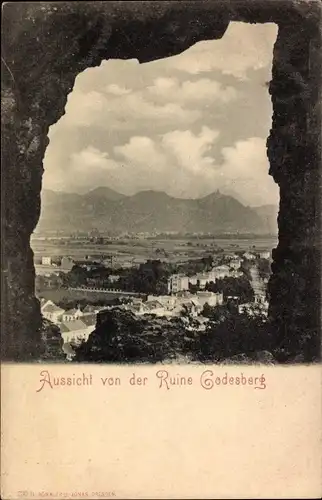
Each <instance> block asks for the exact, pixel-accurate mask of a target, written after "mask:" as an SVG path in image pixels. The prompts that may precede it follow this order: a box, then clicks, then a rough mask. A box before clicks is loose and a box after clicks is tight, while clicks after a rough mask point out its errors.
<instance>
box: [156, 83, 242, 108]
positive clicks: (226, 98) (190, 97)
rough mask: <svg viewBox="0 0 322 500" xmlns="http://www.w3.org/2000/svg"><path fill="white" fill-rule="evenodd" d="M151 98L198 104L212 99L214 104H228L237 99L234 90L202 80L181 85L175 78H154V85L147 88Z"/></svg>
mask: <svg viewBox="0 0 322 500" xmlns="http://www.w3.org/2000/svg"><path fill="white" fill-rule="evenodd" d="M147 90H148V92H149V93H150V94H151V95H152V96H156V97H161V98H164V99H167V100H168V101H176V102H187V101H188V102H192V103H198V102H200V101H206V100H210V99H213V100H215V101H216V102H222V103H228V102H230V101H232V100H234V99H236V98H237V96H238V93H237V91H236V89H234V88H233V87H231V86H226V87H225V86H224V85H222V84H221V83H219V82H217V81H215V80H210V79H209V78H203V79H200V80H195V81H191V80H186V81H183V82H182V83H180V82H179V80H178V79H176V78H164V77H160V78H156V79H155V80H154V84H153V85H151V86H149V87H148V88H147Z"/></svg>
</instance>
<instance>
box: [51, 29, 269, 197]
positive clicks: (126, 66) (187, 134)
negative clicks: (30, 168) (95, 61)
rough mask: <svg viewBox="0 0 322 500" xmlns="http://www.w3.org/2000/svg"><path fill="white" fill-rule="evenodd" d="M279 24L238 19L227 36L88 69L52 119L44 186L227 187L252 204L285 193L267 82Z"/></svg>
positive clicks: (185, 190)
mask: <svg viewBox="0 0 322 500" xmlns="http://www.w3.org/2000/svg"><path fill="white" fill-rule="evenodd" d="M276 32H277V27H276V25H275V24H272V23H271V24H262V25H260V24H257V25H250V24H246V23H230V25H229V28H228V30H227V32H226V33H225V35H224V36H223V38H222V39H221V40H211V41H205V42H199V43H197V44H195V45H194V46H192V47H190V48H189V49H188V50H186V51H185V52H183V53H182V54H180V55H178V56H174V57H172V58H168V59H161V60H158V61H154V62H151V63H147V64H139V63H138V61H137V60H131V61H130V60H128V61H123V60H109V61H104V62H102V64H101V65H100V66H99V67H96V68H89V69H87V70H85V71H84V72H83V73H81V74H80V75H79V76H78V77H77V78H76V81H75V87H74V89H73V91H72V93H71V94H70V95H69V96H68V101H67V105H66V110H65V111H66V113H65V115H64V116H63V117H62V118H61V119H60V120H59V122H57V124H56V125H54V126H53V127H51V128H50V133H49V137H50V144H49V147H48V148H47V151H46V156H45V159H44V167H45V174H44V179H43V181H44V182H43V185H44V187H46V188H48V189H58V190H59V189H62V190H65V191H70V192H72V191H82V190H85V189H87V190H90V189H92V188H94V187H96V186H99V185H106V186H110V187H112V188H114V189H117V190H119V191H121V192H125V193H127V194H132V193H134V192H136V191H138V190H142V189H156V190H164V191H166V192H168V193H169V194H172V195H173V196H181V197H200V196H203V195H206V194H209V193H210V192H212V191H214V190H216V189H220V190H221V191H222V192H225V193H228V194H233V195H234V196H238V197H239V198H240V199H242V200H243V201H244V202H245V203H246V204H255V205H260V204H262V203H263V204H264V203H274V202H275V201H277V199H278V189H277V186H276V185H275V184H274V182H273V180H272V179H271V178H270V177H269V175H268V160H267V157H266V146H265V141H266V136H267V134H268V133H269V127H270V116H271V112H272V110H271V101H270V97H269V94H268V92H267V88H266V87H265V86H264V85H263V84H264V83H265V81H266V80H267V79H269V77H270V71H271V63H272V47H273V43H274V41H275V38H276ZM257 70H262V71H257ZM236 79H238V81H237V80H236ZM227 82H228V83H227ZM257 136H258V137H257Z"/></svg>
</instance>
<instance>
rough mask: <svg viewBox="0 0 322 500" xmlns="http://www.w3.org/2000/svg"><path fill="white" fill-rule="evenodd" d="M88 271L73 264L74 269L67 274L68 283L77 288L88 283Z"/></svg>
mask: <svg viewBox="0 0 322 500" xmlns="http://www.w3.org/2000/svg"><path fill="white" fill-rule="evenodd" d="M87 278H88V275H87V271H86V269H83V268H82V267H80V266H77V265H75V266H73V268H72V270H71V271H69V273H68V275H67V279H68V285H69V286H70V287H72V288H77V287H80V286H84V285H86V284H87Z"/></svg>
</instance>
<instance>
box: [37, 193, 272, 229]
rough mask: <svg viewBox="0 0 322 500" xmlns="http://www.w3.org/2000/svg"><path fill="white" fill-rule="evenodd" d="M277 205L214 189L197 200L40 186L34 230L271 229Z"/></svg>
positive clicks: (160, 194) (153, 194)
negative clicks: (242, 200) (246, 200)
mask: <svg viewBox="0 0 322 500" xmlns="http://www.w3.org/2000/svg"><path fill="white" fill-rule="evenodd" d="M277 213H278V207H277V206H275V205H264V206H260V207H255V208H254V207H248V206H245V205H243V204H242V203H240V202H239V201H237V200H236V199H235V198H234V197H232V196H227V195H223V194H221V193H220V192H219V191H217V192H215V193H212V194H210V195H208V196H205V197H203V198H199V199H181V198H174V197H172V196H169V195H168V194H166V193H164V192H160V191H140V192H139V193H136V194H134V195H133V196H126V195H123V194H121V193H118V192H116V191H114V190H112V189H110V188H108V187H99V188H96V189H94V190H92V191H89V192H88V193H85V194H77V193H65V192H55V191H51V190H46V189H44V190H43V191H42V202H41V216H40V220H39V223H38V227H37V230H38V231H76V230H79V231H90V230H91V229H94V228H96V229H98V230H99V231H128V232H153V231H158V232H162V231H178V232H205V233H206V232H211V233H216V232H217V233H218V232H236V233H237V232H239V233H254V234H268V233H271V234H276V232H277V222H276V218H277Z"/></svg>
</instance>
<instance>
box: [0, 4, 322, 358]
mask: <svg viewBox="0 0 322 500" xmlns="http://www.w3.org/2000/svg"><path fill="white" fill-rule="evenodd" d="M143 3H144V2H143ZM197 3H198V2H197ZM197 3H196V2H192V4H194V5H195V6H196V5H197ZM210 3H211V2H210ZM95 4H96V6H97V7H99V8H102V5H105V7H104V8H105V9H106V8H107V4H109V2H107V3H106V2H103V3H102V2H95ZM116 4H117V5H118V6H119V8H121V9H122V6H121V4H123V2H116ZM138 4H142V2H134V4H133V9H134V7H135V5H138ZM29 5H31V4H29ZM64 5H65V7H63V6H62V7H59V6H58V5H57V6H56V4H55V3H50V6H48V9H51V10H50V13H51V14H50V15H51V16H53V18H55V16H59V15H60V13H63V12H64V9H66V8H67V7H70V4H69V3H68V2H67V3H65V4H64ZM160 5H162V7H163V8H165V7H166V5H167V2H161V3H160ZM174 5H177V7H178V4H177V3H176V2H175V3H174V4H173V6H174ZM203 5H204V7H205V5H208V6H209V2H208V3H207V2H206V3H205V4H203ZM29 8H30V9H31V7H29ZM77 8H78V9H81V10H82V9H83V11H84V13H85V11H86V8H87V9H88V8H89V7H88V3H86V2H85V6H84V7H80V6H78V7H77ZM173 8H174V7H173ZM10 9H11V10H14V9H13V7H12V6H11V5H10ZM10 9H9V10H10ZM46 9H47V7H46V6H44V7H40V10H39V12H42V11H43V12H44V13H45V12H47V13H48V12H49V11H48V10H46ZM84 9H85V10H84ZM126 9H130V14H131V15H132V17H133V16H135V9H134V10H131V9H132V8H131V7H129V4H128V3H127V7H126ZM20 10H21V12H22V11H23V10H24V9H23V8H22V7H20ZM170 10H171V9H170ZM174 11H176V9H174ZM18 12H19V9H18ZM106 12H108V8H107V11H106ZM48 15H49V14H48ZM39 26H40V25H39ZM170 26H172V25H170ZM174 26H175V25H174ZM216 29H217V31H216V30H215V32H216V36H214V37H212V36H209V35H207V36H205V37H204V39H203V37H202V36H200V40H198V41H197V42H195V43H193V42H192V41H188V42H187V41H185V45H187V46H188V48H186V49H185V50H180V51H178V50H174V51H173V52H174V54H173V55H168V56H167V57H160V56H159V55H157V57H155V58H153V57H151V56H149V57H148V60H147V61H145V60H143V61H142V58H141V60H139V59H138V58H135V57H106V58H104V57H101V56H100V57H99V63H97V64H94V65H93V64H91V65H90V66H92V67H86V68H85V69H84V70H83V71H79V72H78V73H77V74H75V79H74V82H73V85H70V91H69V92H67V93H66V95H65V102H66V104H65V106H64V107H62V108H61V111H60V112H59V113H58V114H59V118H58V119H57V121H55V120H53V119H52V118H50V119H49V115H47V118H48V127H47V129H48V130H47V135H46V137H42V139H41V140H40V139H39V137H38V136H37V135H34V134H33V125H32V121H30V120H32V119H31V118H30V119H29V122H28V120H26V122H25V125H24V127H28V126H29V127H31V128H30V131H29V133H30V138H28V141H29V145H28V146H25V145H23V146H21V151H22V153H21V155H22V156H23V155H25V156H26V159H27V162H28V163H29V162H30V163H31V164H32V163H33V161H34V158H35V155H37V154H38V153H39V154H40V155H41V150H42V151H43V155H42V156H39V158H38V156H37V158H38V161H39V160H40V163H41V169H40V171H39V173H38V174H37V178H36V174H33V175H32V176H31V177H30V181H29V182H30V183H33V187H32V189H35V188H36V187H37V188H38V187H40V186H41V192H38V195H37V196H38V197H39V200H38V206H37V212H38V217H36V218H35V217H33V218H32V225H31V226H30V225H29V227H31V229H32V231H31V234H30V250H29V253H28V252H27V253H26V252H25V255H24V256H21V258H22V259H23V260H26V259H27V260H28V268H29V270H28V271H27V270H26V273H28V274H29V278H30V279H31V281H30V282H29V284H28V288H29V290H28V293H29V294H30V288H33V291H32V292H31V294H30V296H29V297H26V290H23V287H22V284H19V281H17V280H13V279H11V278H10V270H9V267H10V266H9V267H8V266H7V268H5V269H4V274H5V277H4V289H6V290H7V291H8V292H9V294H8V296H9V295H10V293H11V291H12V285H10V283H9V282H10V280H11V281H14V285H13V287H14V288H15V289H16V291H15V293H14V294H13V295H14V300H13V302H14V303H15V302H16V301H17V302H18V303H19V299H18V298H17V295H18V296H22V297H23V299H24V300H25V301H26V303H25V305H24V307H23V308H22V309H24V310H27V311H28V314H29V315H30V316H32V318H33V324H32V323H29V325H30V326H29V328H30V329H31V328H33V332H32V334H31V335H27V334H26V335H27V337H28V342H29V344H30V345H28V344H25V348H21V346H20V347H19V346H18V345H13V346H12V345H11V350H12V352H13V357H14V359H15V360H17V361H28V360H44V361H62V362H99V363H101V362H102V363H142V362H145V363H157V362H161V363H169V362H173V363H180V364H182V363H188V364H189V363H227V362H228V363H269V364H275V363H298V362H299V363H301V362H304V363H307V362H315V361H318V359H319V351H320V342H319V337H320V332H319V324H318V321H319V318H318V317H317V315H318V314H319V313H318V309H319V308H318V293H319V289H318V287H319V284H318V283H317V281H318V280H317V276H316V277H315V278H313V277H312V283H310V282H308V283H306V285H304V286H303V280H304V279H307V280H308V281H309V280H310V279H311V277H310V274H306V276H305V274H302V269H301V266H302V264H303V258H304V259H306V258H309V253H305V252H306V248H300V252H301V256H300V257H298V256H297V257H294V258H293V257H292V255H293V254H294V251H295V250H296V251H297V250H299V248H298V244H296V245H295V247H294V248H292V246H289V248H287V246H286V244H287V237H285V236H283V234H282V233H280V239H279V230H281V228H282V226H283V223H282V222H280V228H279V227H278V217H279V219H280V221H281V220H282V216H283V214H282V212H281V211H280V209H281V208H282V203H281V200H280V186H282V188H283V190H285V186H284V184H283V185H282V184H281V182H277V181H278V175H279V171H277V172H275V173H274V171H273V166H274V165H273V164H274V161H275V160H274V159H273V157H274V156H276V155H279V162H282V165H283V168H285V166H284V165H285V164H287V162H289V156H290V152H289V151H291V152H292V148H293V150H294V154H297V152H296V144H294V145H293V146H292V144H289V146H288V147H287V148H288V149H287V148H284V149H285V150H282V149H281V147H280V145H279V142H278V140H275V135H274V130H273V122H272V120H273V112H274V110H273V102H272V95H273V92H274V88H275V87H276V84H275V83H274V82H273V73H272V71H273V58H274V50H275V54H276V56H275V59H276V60H277V61H279V58H280V59H281V56H279V54H280V51H279V50H278V47H277V36H278V24H277V23H274V22H268V23H262V24H250V23H247V22H237V21H231V22H229V23H228V22H226V23H225V22H224V21H222V25H220V24H218V26H216ZM89 36H90V35H88V37H89ZM192 38H193V37H192ZM36 40H39V36H38V38H37V37H36ZM81 40H83V39H81ZM178 40H180V43H181V39H180V37H179V35H178ZM79 43H81V42H79ZM82 43H83V44H84V43H85V41H84V40H83V41H82ZM9 45H10V44H9ZM116 47H118V46H117V44H116ZM274 47H275V49H274ZM112 52H113V50H112ZM119 52H120V50H119V48H117V50H115V53H116V55H117V54H119ZM168 52H169V50H168ZM165 55H166V54H165ZM18 57H19V56H18ZM85 66H86V64H85ZM3 67H4V73H5V77H4V78H5V82H7V81H8V82H9V83H10V84H12V85H14V86H15V85H16V86H17V88H18V89H19V85H20V83H19V81H18V82H17V80H16V79H15V77H14V74H13V72H12V70H11V65H10V64H9V63H8V61H6V60H5V59H4V60H3ZM48 67H49V71H51V68H52V66H51V65H50V64H49V63H48ZM53 68H54V66H53ZM53 71H55V70H54V69H53ZM276 72H277V70H276V71H275V73H276ZM54 74H55V73H54ZM56 83H57V82H56ZM304 91H305V89H304V90H303V91H302V90H301V93H300V95H299V99H300V100H303V95H302V93H303V92H304ZM20 93H21V90H20ZM4 94H5V92H4ZM18 94H19V92H18ZM4 97H5V98H6V101H5V102H7V107H8V106H10V98H9V97H8V96H6V95H4ZM42 98H44V99H46V94H44V96H43V97H42ZM283 99H284V101H283V102H284V103H287V104H288V103H289V100H291V101H292V100H293V98H292V95H291V94H290V95H289V96H288V94H286V95H284V97H283ZM35 106H38V108H37V110H38V111H37V112H36V111H35V113H36V114H39V109H40V108H41V105H40V104H39V102H38V103H36V104H35ZM35 109H36V108H35ZM275 114H277V113H276V112H275ZM278 116H279V115H278V114H277V118H278ZM277 118H276V119H277ZM28 124H29V125H28ZM27 135H28V134H27ZM273 140H275V143H274V144H273V145H272V144H270V143H271V142H272V141H273ZM11 147H12V146H10V145H9V149H10V148H11ZM288 150H289V151H288ZM21 161H23V158H21ZM31 166H32V168H33V165H31ZM28 168H29V167H28ZM281 168H282V167H281V166H279V169H280V170H281ZM277 170H278V169H277ZM42 171H43V173H42ZM29 172H31V171H30V170H29ZM28 175H31V173H30V174H28ZM33 177H34V178H35V180H34V181H33V180H32V179H33ZM279 184H280V185H279ZM4 189H5V192H6V190H7V189H8V194H9V195H10V194H11V192H10V189H9V188H7V187H6V186H5V187H4ZM12 194H13V196H15V194H17V187H16V186H15V188H14V190H13V193H12ZM26 195H27V186H26V187H25V190H24V192H23V193H21V195H19V196H20V198H19V196H18V195H17V197H16V199H15V200H13V201H12V203H16V207H17V210H18V211H20V210H22V209H23V207H25V210H27V211H28V207H29V204H30V201H28V200H27V199H26V198H25V197H26ZM307 195H309V188H308V189H307ZM10 203H11V202H10V201H9V203H8V205H7V206H6V210H7V211H8V212H10V210H11V208H10V206H9V205H10ZM309 203H310V204H311V206H312V211H313V212H312V213H314V214H315V218H316V217H317V208H318V207H317V205H316V202H314V200H313V199H312V196H311V198H310V202H309ZM314 203H315V205H314ZM284 205H285V206H287V205H288V206H291V204H290V202H284ZM294 210H295V209H294ZM309 215H310V214H307V217H308V221H307V223H308V225H309V226H310V225H311V227H313V226H312V224H313V225H314V223H315V222H314V220H313V219H312V218H311V219H310V217H309ZM7 220H9V219H7ZM30 221H31V219H30ZM285 221H286V224H288V223H289V221H290V215H289V218H288V213H287V212H286V216H285ZM11 232H13V231H12V227H11V226H10V225H9V227H8V228H7V234H8V238H7V240H6V243H5V245H7V246H8V251H9V253H10V252H12V249H13V246H11V247H10V244H11V245H13V241H12V239H11V235H10V233H11ZM13 236H14V237H15V236H16V235H15V234H13ZM298 236H300V235H298ZM307 246H308V245H307ZM276 249H277V250H276ZM311 250H313V251H314V252H315V255H314V258H315V262H317V259H318V253H317V252H319V248H317V247H316V242H313V244H312V245H311V248H310V251H311ZM274 252H275V253H276V255H278V252H279V255H280V257H279V259H280V260H279V261H278V258H275V260H274ZM287 252H289V254H288V253H287ZM288 255H290V256H291V259H290V260H291V261H292V260H293V261H292V264H291V265H288V264H286V263H287V262H288V260H289V256H288ZM281 257H282V260H283V261H284V263H283V262H281ZM21 258H20V259H19V258H18V259H16V262H15V264H14V267H15V266H16V265H17V266H18V268H19V261H20V260H21ZM299 259H300V261H299ZM31 261H32V262H31ZM20 264H21V262H20ZM274 268H275V274H274ZM282 268H283V269H284V270H285V271H286V270H287V272H288V273H290V275H291V277H293V283H292V284H291V283H288V282H287V280H286V281H285V279H284V277H283V276H282V274H283V272H284V271H283V270H282ZM287 268H288V269H287ZM11 269H12V267H11ZM278 272H279V273H280V276H279V282H278ZM8 277H9V278H8ZM19 279H21V277H20V278H19ZM313 281H314V282H313ZM20 285H21V286H20ZM306 287H308V288H309V290H310V291H309V294H308V293H306V290H305V288H306ZM295 289H296V290H295ZM296 291H297V292H298V293H299V294H300V297H296V296H293V294H294V293H295V292H296ZM310 295H311V297H310ZM312 299H313V301H314V300H315V302H316V305H315V304H314V302H313V303H311V306H310V307H312V308H315V312H314V315H315V317H311V320H312V321H311V324H310V321H308V322H306V319H305V317H308V315H307V313H306V312H305V311H304V312H302V311H301V309H302V308H303V307H304V309H305V307H306V305H305V304H303V301H307V302H309V301H310V300H312ZM283 301H284V307H282V306H281V303H283ZM14 303H12V302H11V306H10V307H9V309H10V310H12V311H13V312H14V313H15V312H18V311H17V310H15V307H16V304H14ZM293 307H294V309H295V310H293V312H292V313H291V316H292V318H289V316H290V311H288V313H287V312H286V311H285V310H287V309H288V310H289V309H290V308H293ZM22 314H23V313H22ZM6 321H7V322H8V323H9V324H10V326H11V328H15V327H16V326H15V325H14V323H13V322H12V318H11V317H10V315H8V316H7V320H6ZM296 322H297V324H295V323H296ZM303 324H304V326H305V327H304V328H303V327H302V325H303ZM299 325H301V326H300V330H299ZM18 326H19V325H17V327H18ZM24 328H26V325H24ZM14 335H18V333H17V332H16V333H15V334H14ZM18 337H19V335H18V336H17V339H16V341H15V340H14V338H12V339H11V340H12V342H13V343H14V342H16V343H17V344H18V343H19V339H18ZM8 355H9V359H10V356H11V355H10V349H9V351H8ZM11 357H12V356H11ZM5 358H6V356H5Z"/></svg>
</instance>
